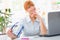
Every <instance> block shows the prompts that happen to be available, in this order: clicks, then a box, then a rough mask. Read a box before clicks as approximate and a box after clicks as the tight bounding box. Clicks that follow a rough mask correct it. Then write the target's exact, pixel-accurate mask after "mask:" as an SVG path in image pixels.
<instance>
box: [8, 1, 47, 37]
mask: <svg viewBox="0 0 60 40" xmlns="http://www.w3.org/2000/svg"><path fill="white" fill-rule="evenodd" d="M24 9H25V10H26V11H27V12H28V13H29V15H28V17H26V18H25V19H24V20H23V22H21V23H22V26H23V27H24V28H23V31H24V35H26V36H34V35H40V34H41V35H46V34H47V30H46V27H45V25H44V23H43V20H42V18H41V16H40V15H38V14H37V12H36V8H35V5H34V4H33V2H32V1H26V2H25V4H24ZM22 26H20V28H21V27H22ZM20 28H19V29H20ZM18 31H19V30H18ZM7 34H8V36H9V37H11V38H16V37H17V36H16V34H14V33H12V30H11V29H10V30H9V31H8V32H7Z"/></svg>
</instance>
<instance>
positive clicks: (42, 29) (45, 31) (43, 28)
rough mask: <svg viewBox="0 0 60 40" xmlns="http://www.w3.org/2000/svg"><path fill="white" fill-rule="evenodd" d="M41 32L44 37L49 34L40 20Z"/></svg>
mask: <svg viewBox="0 0 60 40" xmlns="http://www.w3.org/2000/svg"><path fill="white" fill-rule="evenodd" d="M40 31H41V34H42V35H46V34H47V29H46V27H45V25H44V22H43V20H42V19H40Z"/></svg>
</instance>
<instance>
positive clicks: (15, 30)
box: [13, 20, 24, 37]
mask: <svg viewBox="0 0 60 40" xmlns="http://www.w3.org/2000/svg"><path fill="white" fill-rule="evenodd" d="M23 29H24V25H23V21H21V20H20V22H19V23H17V24H16V27H14V28H13V34H15V35H16V36H17V37H20V35H21V33H22V31H23Z"/></svg>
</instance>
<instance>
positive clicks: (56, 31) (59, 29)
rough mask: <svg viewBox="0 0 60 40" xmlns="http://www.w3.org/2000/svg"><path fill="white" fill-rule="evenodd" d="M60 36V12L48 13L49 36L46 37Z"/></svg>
mask: <svg viewBox="0 0 60 40" xmlns="http://www.w3.org/2000/svg"><path fill="white" fill-rule="evenodd" d="M56 35H60V11H59V12H49V13H48V34H47V35H45V36H46V37H51V36H56Z"/></svg>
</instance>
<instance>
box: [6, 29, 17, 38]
mask: <svg viewBox="0 0 60 40" xmlns="http://www.w3.org/2000/svg"><path fill="white" fill-rule="evenodd" d="M7 35H8V36H9V37H10V38H12V39H15V38H17V36H16V35H14V34H13V33H12V30H11V29H10V30H8V32H7Z"/></svg>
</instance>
